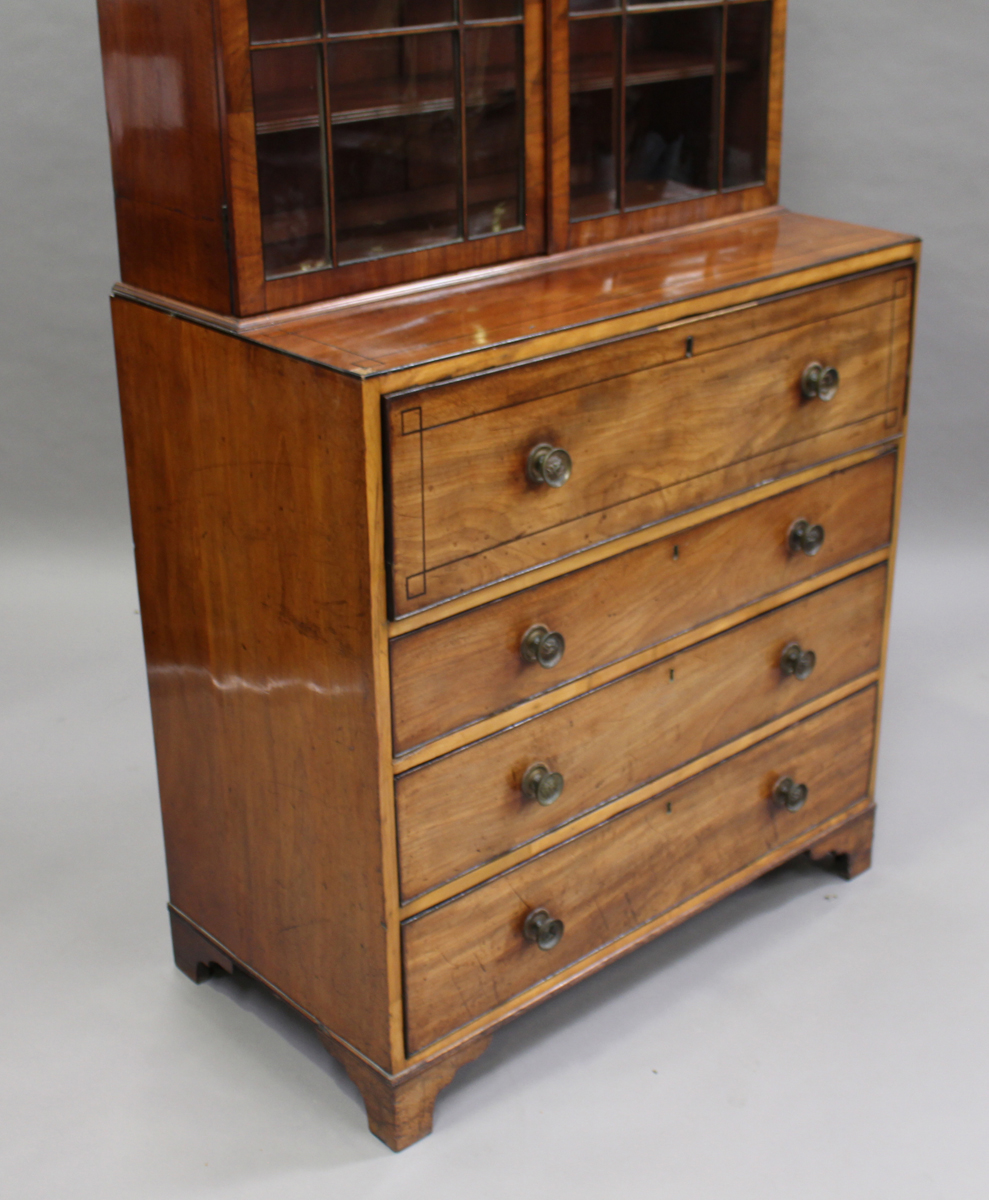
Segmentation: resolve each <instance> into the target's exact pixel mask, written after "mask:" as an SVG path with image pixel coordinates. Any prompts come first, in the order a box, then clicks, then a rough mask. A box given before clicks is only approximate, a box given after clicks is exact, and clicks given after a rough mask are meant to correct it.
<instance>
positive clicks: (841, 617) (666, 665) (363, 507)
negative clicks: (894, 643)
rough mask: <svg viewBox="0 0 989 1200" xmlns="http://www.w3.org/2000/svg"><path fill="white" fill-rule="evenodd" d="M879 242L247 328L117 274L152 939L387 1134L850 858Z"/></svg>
mask: <svg viewBox="0 0 989 1200" xmlns="http://www.w3.org/2000/svg"><path fill="white" fill-rule="evenodd" d="M917 260H918V245H917V243H916V241H915V240H914V239H911V238H905V237H900V236H898V235H893V234H885V233H881V232H879V231H876V230H871V229H862V228H858V227H854V226H849V225H843V224H839V223H836V222H829V221H822V220H816V219H812V218H808V217H801V216H797V215H794V214H791V213H787V212H785V211H782V210H779V209H770V210H767V211H763V212H760V213H755V214H752V215H750V216H747V217H744V218H739V219H737V220H735V221H733V222H731V223H727V224H725V225H718V224H716V223H715V224H713V225H709V226H706V227H703V228H697V229H687V230H684V231H681V232H675V233H665V234H660V235H656V236H653V237H646V238H644V239H638V240H636V241H634V242H620V243H617V244H615V245H612V246H605V247H596V248H592V249H588V250H585V251H581V252H579V253H577V254H574V255H571V256H568V257H566V258H565V259H559V260H554V259H541V260H538V261H536V262H530V263H522V264H518V265H516V266H513V267H508V268H504V269H500V271H499V272H496V273H494V274H491V273H488V274H485V275H483V277H482V276H479V277H478V278H477V279H476V280H475V281H473V282H472V281H471V279H470V277H466V278H460V279H458V280H457V282H456V285H455V286H454V285H452V284H450V283H443V282H442V281H440V283H438V284H437V286H435V287H420V288H418V289H413V290H410V291H409V292H408V293H402V292H401V291H398V292H396V293H394V294H393V295H391V296H390V297H388V298H386V299H382V298H380V297H377V298H372V299H366V300H361V298H360V297H357V298H355V299H354V300H353V301H351V302H345V303H338V304H336V305H335V306H331V307H329V308H326V307H324V308H319V307H318V306H316V307H314V308H313V309H311V310H306V309H297V310H291V311H289V312H287V313H282V314H276V315H274V316H263V315H262V316H257V317H240V318H238V317H229V316H224V315H219V314H217V313H215V312H209V311H207V310H205V309H199V308H193V307H191V306H189V305H185V304H182V303H180V302H177V301H175V302H166V301H164V300H162V299H161V298H158V297H155V296H153V295H151V294H150V293H147V292H140V291H138V290H137V289H135V288H128V287H120V288H118V289H117V291H116V295H115V299H114V301H113V309H114V322H115V331H116V337H117V346H118V366H119V377H120V386H121V397H122V406H123V413H124V426H125V436H126V446H127V457H128V469H129V479H130V488H131V498H132V509H133V519H134V532H135V543H136V554H137V562H138V573H139V583H140V594H141V604H142V613H143V620H144V628H145V638H146V646H147V656H148V667H149V677H150V682H151V697H152V706H153V714H154V724H155V737H156V746H157V754H158V765H159V775H160V782H161V794H162V806H163V813H164V826H165V837H166V843H167V852H168V867H169V881H170V888H171V911H172V923H173V934H174V939H175V947H176V957H177V961H178V962H179V963H180V965H181V966H183V967H184V969H186V970H187V971H188V972H189V973H190V974H191V975H192V976H193V977H194V978H201V977H203V975H204V973H205V972H207V971H208V970H209V969H210V966H211V965H216V966H218V967H220V968H222V969H225V970H231V969H233V968H234V967H237V968H240V969H242V970H244V971H246V972H248V973H249V974H251V975H253V976H254V977H256V978H257V979H259V980H261V981H262V982H263V983H265V984H266V985H267V986H268V987H270V988H271V989H272V990H273V991H274V992H275V993H277V994H278V995H280V996H282V997H283V998H284V999H285V1000H287V1001H288V1002H289V1003H290V1004H292V1005H294V1006H295V1007H296V1008H297V1009H298V1010H299V1011H301V1012H302V1013H304V1014H305V1015H306V1016H307V1017H309V1018H310V1019H311V1020H312V1021H313V1022H314V1023H315V1025H316V1027H317V1028H318V1030H319V1032H320V1035H321V1036H322V1038H323V1039H324V1041H325V1043H326V1045H327V1047H328V1048H329V1049H330V1050H331V1051H332V1052H333V1053H334V1054H336V1055H337V1056H338V1057H339V1058H340V1059H341V1060H342V1062H343V1063H344V1065H345V1066H346V1068H347V1070H348V1072H349V1073H350V1074H351V1075H352V1077H353V1078H354V1079H355V1081H356V1082H357V1084H358V1086H359V1087H360V1088H361V1090H362V1092H363V1094H364V1096H365V1099H366V1102H367V1108H368V1116H369V1120H370V1124H371V1128H372V1129H373V1130H374V1131H375V1132H376V1133H377V1134H378V1135H379V1136H381V1137H382V1138H383V1139H384V1140H385V1141H387V1142H388V1144H389V1145H391V1146H393V1147H395V1148H399V1147H401V1146H403V1145H406V1144H408V1143H409V1142H411V1141H414V1140H415V1139H416V1138H418V1137H421V1136H422V1135H423V1134H424V1133H426V1132H428V1130H429V1128H430V1122H431V1113H432V1105H433V1101H434V1099H435V1096H436V1094H437V1092H438V1091H439V1089H440V1088H441V1087H442V1086H443V1085H444V1084H446V1083H447V1082H449V1080H450V1079H451V1078H452V1076H453V1074H454V1072H455V1071H456V1069H457V1067H458V1066H460V1065H461V1064H463V1063H464V1062H466V1061H468V1060H469V1059H471V1058H473V1057H475V1056H476V1055H477V1054H478V1053H480V1051H481V1050H482V1049H483V1048H484V1046H485V1044H486V1042H487V1040H488V1038H489V1037H490V1034H491V1032H492V1030H493V1029H495V1028H496V1027H497V1026H498V1025H499V1024H501V1023H503V1022H504V1021H506V1020H507V1019H509V1018H511V1017H512V1016H513V1015H515V1014H517V1013H519V1012H520V1011H522V1010H524V1009H526V1008H527V1007H529V1006H531V1005H533V1004H536V1003H538V1002H540V1001H543V1000H545V999H547V998H548V997H550V996H551V995H552V994H553V993H554V992H556V991H557V990H559V989H560V988H563V987H565V986H568V985H569V984H571V983H573V982H575V981H576V980H578V979H580V978H581V977H582V976H583V975H586V974H587V973H589V972H591V971H595V970H597V969H598V968H600V967H602V966H604V965H605V964H607V963H608V962H610V961H612V960H613V959H614V958H616V957H617V956H619V955H622V954H624V953H626V952H627V951H629V950H631V949H633V948H634V947H635V946H637V945H639V944H641V943H642V942H644V941H646V940H648V939H650V938H652V937H654V936H656V935H657V934H659V933H661V932H662V931H663V930H664V929H667V928H669V927H670V926H672V925H674V924H676V923H677V922H680V921H682V920H684V919H685V918H686V917H688V916H689V915H691V914H692V913H695V912H697V911H698V910H700V909H702V908H704V907H705V906H707V905H709V904H711V903H713V902H714V901H716V900H717V899H718V898H719V897H722V896H724V895H725V894H727V893H728V892H730V891H732V890H734V889H737V888H739V887H741V886H743V885H744V884H745V883H747V882H748V881H750V880H752V879H754V878H756V877H757V876H759V875H760V874H762V873H764V872H766V871H768V870H770V869H772V868H773V867H775V866H776V865H778V864H780V863H781V862H783V861H785V860H787V859H789V858H791V857H793V856H795V855H797V854H801V853H805V852H808V853H810V854H811V856H812V857H814V858H820V859H824V858H836V860H837V862H838V865H839V867H840V868H841V869H843V870H844V871H845V873H846V874H847V875H849V876H850V875H854V874H856V873H857V872H859V871H861V870H863V869H864V868H865V867H867V866H868V865H869V856H870V847H871V840H872V823H873V776H874V764H875V745H876V733H877V726H878V714H879V706H880V701H881V691H882V677H883V657H884V647H885V637H886V628H887V613H888V605H889V590H890V570H891V566H892V556H893V547H894V544H895V529H896V516H897V497H898V489H899V479H900V470H901V461H902V444H903V435H904V432H905V420H906V404H907V387H908V374H909V359H910V344H911V325H912V314H913V297H914V285H915V269H916V264H917Z"/></svg>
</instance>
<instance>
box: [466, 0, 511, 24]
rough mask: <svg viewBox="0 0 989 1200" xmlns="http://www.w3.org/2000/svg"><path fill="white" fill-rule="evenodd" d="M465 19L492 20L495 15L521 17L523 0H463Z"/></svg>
mask: <svg viewBox="0 0 989 1200" xmlns="http://www.w3.org/2000/svg"><path fill="white" fill-rule="evenodd" d="M463 6H464V20H465V21H490V20H493V19H494V18H495V17H521V15H522V0H463Z"/></svg>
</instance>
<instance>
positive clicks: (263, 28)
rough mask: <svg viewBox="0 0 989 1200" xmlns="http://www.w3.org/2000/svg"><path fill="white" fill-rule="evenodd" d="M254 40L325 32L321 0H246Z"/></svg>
mask: <svg viewBox="0 0 989 1200" xmlns="http://www.w3.org/2000/svg"><path fill="white" fill-rule="evenodd" d="M247 16H248V20H249V22H250V27H251V41H252V42H277V41H279V40H282V41H286V40H287V39H288V38H304V37H315V36H317V35H318V34H319V33H321V32H322V29H321V25H320V21H321V18H320V15H319V0H247Z"/></svg>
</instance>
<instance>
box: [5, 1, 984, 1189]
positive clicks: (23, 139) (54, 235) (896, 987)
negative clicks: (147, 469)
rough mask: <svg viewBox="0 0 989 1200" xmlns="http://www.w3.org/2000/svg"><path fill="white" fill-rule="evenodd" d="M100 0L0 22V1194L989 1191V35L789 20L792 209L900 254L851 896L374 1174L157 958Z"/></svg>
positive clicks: (741, 907) (584, 1028)
mask: <svg viewBox="0 0 989 1200" xmlns="http://www.w3.org/2000/svg"><path fill="white" fill-rule="evenodd" d="M173 2H174V3H181V2H184V0H173ZM94 7H95V6H94V4H93V2H92V0H4V4H3V9H2V17H3V20H2V24H0V28H2V31H3V32H2V35H0V139H2V140H0V295H2V304H3V307H2V312H0V403H2V416H0V420H2V425H0V430H2V436H0V454H2V461H0V514H2V521H3V524H2V530H0V535H2V536H0V663H2V668H3V672H2V682H3V687H2V690H0V764H2V772H0V1012H2V1014H3V1019H2V1021H0V1131H2V1132H0V1180H2V1181H3V1183H2V1190H3V1193H4V1195H5V1196H7V1195H9V1196H11V1197H15V1198H16V1200H52V1198H53V1197H71V1198H72V1200H89V1198H90V1197H91V1198H92V1200H118V1198H119V1200H134V1197H141V1198H142V1200H143V1198H144V1197H151V1198H158V1197H161V1200H173V1198H176V1197H182V1198H183V1200H187V1198H188V1200H191V1198H193V1197H210V1198H213V1197H229V1198H230V1200H271V1198H272V1197H280V1196H283V1195H284V1196H286V1197H291V1200H316V1198H317V1197H319V1198H321V1200H322V1198H323V1197H327V1196H330V1197H333V1200H351V1198H353V1200H358V1198H359V1200H368V1198H372V1200H373V1198H375V1197H381V1198H385V1197H387V1198H388V1200H394V1197H397V1196H398V1197H401V1198H402V1200H419V1198H420V1197H421V1198H422V1200H426V1197H428V1198H429V1200H454V1198H456V1200H461V1198H462V1197H465V1196H467V1197H470V1198H471V1200H489V1198H490V1200H504V1197H505V1196H506V1195H511V1196H512V1197H513V1198H514V1200H537V1198H538V1200H546V1198H547V1197H548V1198H549V1200H556V1198H557V1197H567V1198H568V1200H570V1198H571V1197H588V1200H590V1198H591V1197H593V1198H594V1200H597V1197H609V1200H610V1198H611V1197H620V1198H621V1200H628V1198H633V1197H639V1196H641V1197H648V1198H649V1200H654V1198H656V1197H663V1198H665V1197H670V1200H776V1198H777V1197H779V1198H780V1200H782V1198H783V1197H792V1196H797V1197H799V1200H832V1197H833V1196H834V1195H835V1194H840V1195H842V1196H843V1197H847V1198H848V1200H887V1198H889V1197H895V1198H896V1200H941V1198H942V1197H943V1198H945V1200H985V1198H986V1196H987V1195H989V1162H987V1158H986V1154H985V1149H984V1143H985V1127H986V1117H987V1113H989V1036H987V1024H986V1020H985V1014H986V1011H987V1007H989V921H987V919H986V918H987V915H989V882H987V876H986V871H985V864H984V857H985V847H986V846H987V845H989V806H987V805H986V804H985V799H984V797H985V780H986V777H987V773H989V755H987V749H986V748H987V746H989V737H987V732H989V642H987V639H986V637H985V620H986V609H987V604H986V597H987V594H989V540H987V536H986V518H987V515H989V505H987V499H989V482H987V478H989V473H987V471H986V470H985V467H984V466H983V463H984V461H985V459H986V455H987V450H989V417H987V411H986V408H987V406H986V403H985V400H984V396H983V390H984V389H983V380H984V378H985V376H986V374H987V367H989V350H987V341H989V339H987V329H986V326H987V320H986V318H987V315H989V269H987V268H989V261H987V260H989V4H987V3H986V0H925V2H923V3H922V2H920V0H790V39H789V52H788V60H787V72H788V80H787V93H786V96H787V98H786V121H785V137H784V156H783V200H784V202H785V203H786V204H788V205H789V206H790V207H792V208H795V209H802V210H805V211H809V212H814V213H820V214H823V215H826V216H831V217H837V218H844V219H848V220H852V221H860V222H864V223H871V224H875V225H880V226H884V227H886V228H894V229H899V230H902V231H905V232H911V233H919V234H921V235H922V236H923V237H924V239H925V250H924V255H925V257H924V266H923V271H922V277H921V291H920V296H921V301H920V310H919V323H918V337H917V353H916V370H915V381H914V388H913V404H912V410H911V411H912V416H911V444H910V451H909V461H908V466H909V474H908V478H907V485H906V491H905V508H904V523H903V530H902V538H901V553H900V565H899V575H898V584H897V590H896V599H895V603H894V620H893V629H892V636H891V643H890V646H891V652H890V662H889V682H888V687H887V692H886V701H885V715H884V740H883V748H882V752H881V755H880V764H879V768H880V769H879V783H878V798H879V804H880V809H879V811H880V824H879V837H878V854H877V859H876V866H875V868H874V869H873V871H871V872H869V873H867V874H866V875H864V876H862V877H861V878H860V879H859V880H856V881H855V882H854V883H853V884H847V885H846V884H841V883H839V882H837V881H835V880H833V879H830V878H829V877H827V876H825V875H824V874H822V873H821V872H819V871H817V869H816V868H814V869H811V868H809V867H807V865H806V864H802V863H799V862H798V863H795V864H792V865H790V866H788V867H786V868H784V869H782V870H781V871H779V872H776V873H774V874H773V875H771V876H769V877H767V878H766V879H765V880H762V881H760V882H759V883H758V884H756V885H753V886H752V887H750V888H747V889H746V890H745V891H744V892H743V893H740V894H739V895H738V896H736V897H733V898H731V899H729V900H727V901H724V902H722V904H720V905H718V906H717V907H716V908H715V909H712V910H711V911H710V912H708V913H705V914H703V915H702V916H701V917H698V918H695V919H694V920H693V921H691V922H689V923H688V924H687V925H685V926H683V927H681V928H680V929H678V930H674V931H673V932H671V933H670V934H668V935H666V936H665V937H663V938H662V939H659V941H658V942H656V943H654V944H653V945H651V946H649V947H647V948H644V949H643V950H640V951H639V952H638V953H637V954H636V955H634V956H632V957H630V958H628V959H626V960H623V962H622V963H620V964H618V965H616V966H614V967H611V968H609V969H608V970H607V971H605V972H602V973H601V974H600V975H598V976H596V977H595V978H594V979H592V980H589V981H586V982H585V983H584V984H582V985H581V987H579V988H576V989H572V990H571V991H569V992H568V993H566V994H565V995H564V996H561V997H558V998H557V999H555V1000H554V1001H552V1002H551V1003H550V1004H547V1005H544V1006H542V1007H540V1008H539V1009H537V1010H535V1011H534V1012H532V1013H530V1014H527V1015H526V1016H524V1017H523V1018H521V1019H520V1020H519V1021H517V1022H515V1023H513V1024H512V1026H511V1027H509V1028H507V1029H506V1030H504V1031H503V1032H501V1033H499V1034H498V1035H497V1036H496V1038H495V1040H494V1043H493V1045H492V1048H491V1049H490V1050H489V1051H488V1053H487V1054H485V1055H484V1056H483V1057H482V1058H481V1059H480V1060H478V1062H477V1063H475V1064H472V1065H471V1066H470V1067H469V1068H467V1069H466V1070H465V1071H463V1072H461V1074H460V1076H458V1078H457V1080H456V1081H455V1083H454V1084H453V1085H452V1087H451V1088H450V1089H448V1091H447V1092H445V1093H443V1095H441V1098H440V1102H439V1104H438V1106H437V1131H436V1134H435V1135H434V1137H432V1138H429V1139H427V1140H426V1141H424V1142H422V1143H420V1144H419V1145H417V1146H415V1147H413V1148H411V1149H410V1150H408V1151H406V1152H405V1153H404V1154H403V1155H401V1156H398V1157H395V1156H392V1155H391V1154H390V1152H389V1151H387V1150H386V1149H384V1147H382V1146H381V1145H379V1144H378V1143H376V1142H375V1141H374V1139H373V1138H371V1137H370V1135H369V1134H368V1133H367V1131H366V1127H365V1126H364V1121H363V1115H362V1112H361V1108H360V1102H359V1100H358V1098H357V1095H356V1092H355V1090H354V1089H353V1087H352V1086H351V1085H350V1084H349V1082H348V1081H347V1080H346V1078H345V1077H344V1076H343V1074H342V1072H340V1071H339V1069H338V1068H336V1066H335V1065H334V1064H333V1062H332V1060H330V1059H329V1058H328V1057H327V1056H326V1055H325V1054H324V1052H323V1051H322V1049H321V1048H320V1046H319V1044H318V1042H317V1041H316V1039H315V1037H314V1036H313V1034H312V1031H311V1030H309V1029H308V1027H306V1026H305V1025H304V1024H303V1023H302V1022H301V1021H300V1020H298V1019H297V1018H295V1017H293V1016H292V1015H291V1014H289V1013H287V1012H286V1011H285V1010H283V1009H282V1008H281V1007H280V1006H279V1005H278V1004H277V1003H275V1002H274V1001H272V1000H270V998H268V997H266V996H265V995H264V993H262V992H261V991H260V990H259V989H257V988H253V987H250V986H248V985H245V984H243V982H242V981H237V980H214V981H211V982H210V983H209V984H206V985H204V986H202V987H200V988H198V989H197V988H194V987H193V986H192V985H191V984H190V983H189V982H188V981H187V980H185V978H184V977H182V976H180V975H179V973H178V972H177V971H175V969H174V968H173V967H172V966H171V965H170V962H169V958H170V949H169V944H168V935H167V926H166V921H165V916H164V900H165V896H166V883H165V877H164V867H163V861H162V850H161V837H160V828H159V823H158V816H157V796H156V787H155V779H154V759H153V751H152V744H151V736H150V723H149V719H148V708H147V692H146V685H145V680H144V675H143V661H142V655H141V644H140V633H139V624H138V616H137V600H136V593H135V589H134V579H133V565H132V560H131V556H130V536H129V524H128V517H127V507H126V491H125V481H124V469H123V458H122V452H121V441H120V434H119V425H118V416H117V407H116V395H115V384H114V372H113V359H112V347H111V339H110V326H109V317H108V306H107V300H106V297H107V292H108V289H109V287H110V285H111V284H112V282H113V281H114V279H115V278H116V269H117V268H116V253H115V246H114V230H113V218H112V204H111V185H110V171H109V162H108V152H107V136H106V128H105V120H104V115H103V110H102V96H101V79H100V68H99V58H98V50H97V38H96V18H95V11H94Z"/></svg>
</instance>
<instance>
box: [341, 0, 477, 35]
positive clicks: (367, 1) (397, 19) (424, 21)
mask: <svg viewBox="0 0 989 1200" xmlns="http://www.w3.org/2000/svg"><path fill="white" fill-rule="evenodd" d="M455 20H456V16H455V14H454V11H453V0H327V4H326V25H327V32H328V33H360V32H361V31H362V30H365V29H367V30H372V29H401V28H403V27H404V26H406V25H440V24H442V23H443V22H445V21H455Z"/></svg>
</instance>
